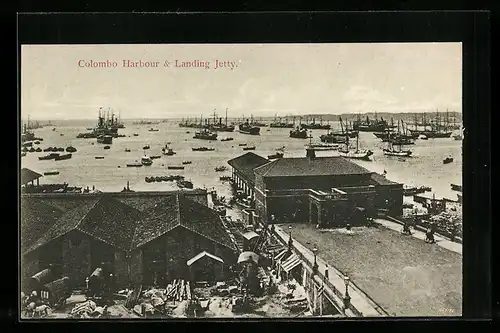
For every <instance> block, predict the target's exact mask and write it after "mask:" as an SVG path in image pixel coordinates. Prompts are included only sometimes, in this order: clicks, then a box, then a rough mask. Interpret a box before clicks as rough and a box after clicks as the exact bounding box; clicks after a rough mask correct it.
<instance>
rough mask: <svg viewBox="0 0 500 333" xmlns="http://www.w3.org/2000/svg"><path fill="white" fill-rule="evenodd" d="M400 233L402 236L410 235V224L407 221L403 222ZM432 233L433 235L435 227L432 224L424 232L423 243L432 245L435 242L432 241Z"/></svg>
mask: <svg viewBox="0 0 500 333" xmlns="http://www.w3.org/2000/svg"><path fill="white" fill-rule="evenodd" d="M402 233H403V235H412V232H411V226H410V223H409V222H408V221H405V224H404V225H403V230H402ZM434 233H435V225H434V224H432V225H430V226H429V227H428V228H427V230H426V231H425V242H426V243H430V244H434V243H435V242H436V240H435V239H434Z"/></svg>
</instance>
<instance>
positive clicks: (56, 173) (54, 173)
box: [43, 170, 59, 176]
mask: <svg viewBox="0 0 500 333" xmlns="http://www.w3.org/2000/svg"><path fill="white" fill-rule="evenodd" d="M58 174H59V171H56V170H53V171H45V172H44V173H43V175H44V176H55V175H58Z"/></svg>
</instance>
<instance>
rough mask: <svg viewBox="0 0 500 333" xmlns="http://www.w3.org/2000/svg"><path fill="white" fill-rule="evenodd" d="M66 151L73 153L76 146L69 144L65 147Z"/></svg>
mask: <svg viewBox="0 0 500 333" xmlns="http://www.w3.org/2000/svg"><path fill="white" fill-rule="evenodd" d="M66 151H67V152H68V153H74V152H76V148H75V147H73V146H69V147H67V148H66Z"/></svg>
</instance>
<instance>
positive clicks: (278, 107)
mask: <svg viewBox="0 0 500 333" xmlns="http://www.w3.org/2000/svg"><path fill="white" fill-rule="evenodd" d="M127 60H130V61H131V62H136V61H142V62H150V63H155V62H157V63H158V67H142V68H138V67H124V61H127ZM91 61H93V62H94V63H96V64H99V62H104V63H105V64H110V67H102V66H101V67H85V66H86V64H87V65H88V64H90V62H91ZM166 61H168V65H169V66H168V67H166V66H165V64H166ZM176 61H177V65H176ZM216 61H218V62H221V63H222V64H224V65H226V66H224V67H220V68H217V69H215V68H214V67H215V66H216ZM113 62H116V67H111V66H112V64H113ZM186 62H191V63H192V64H193V63H194V66H192V67H180V66H181V65H182V64H184V63H186ZM200 62H210V68H209V69H206V68H205V67H200V66H199V65H200ZM231 66H234V67H233V68H232V67H231ZM231 68H232V69H231ZM100 107H104V108H106V109H107V108H108V107H110V108H111V109H113V110H114V111H116V112H119V113H120V116H121V118H123V119H126V118H129V119H137V118H174V117H175V118H182V117H199V116H200V115H203V116H209V115H211V114H213V113H214V111H215V112H217V114H219V115H221V116H224V114H225V110H226V109H227V110H228V116H229V117H241V116H243V115H246V116H249V115H253V116H254V117H265V116H275V115H278V116H285V115H301V114H341V113H364V112H426V111H428V112H431V111H432V112H435V111H436V109H439V110H442V111H445V110H446V109H449V110H450V111H457V112H461V111H462V110H461V109H462V45H461V43H399V44H386V43H380V44H377V43H363V44H196V45H194V44H190V45H181V44H175V45H172V44H149V45H23V46H22V48H21V116H22V118H26V117H27V116H28V115H29V116H30V118H31V119H47V120H63V119H94V118H96V116H97V112H98V109H99V108H100Z"/></svg>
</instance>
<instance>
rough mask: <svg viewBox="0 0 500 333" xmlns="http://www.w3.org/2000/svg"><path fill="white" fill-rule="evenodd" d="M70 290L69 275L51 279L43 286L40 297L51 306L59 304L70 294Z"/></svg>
mask: <svg viewBox="0 0 500 333" xmlns="http://www.w3.org/2000/svg"><path fill="white" fill-rule="evenodd" d="M71 293H72V290H71V285H70V279H69V277H67V276H65V277H63V278H61V279H58V280H55V281H52V282H49V283H47V284H46V285H44V286H43V291H42V299H44V300H46V301H48V303H49V304H50V305H51V306H56V305H60V304H62V303H63V302H65V301H66V299H67V298H68V297H70V296H71Z"/></svg>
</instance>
